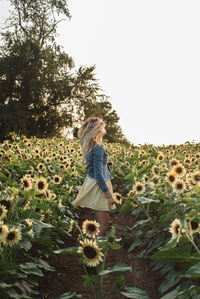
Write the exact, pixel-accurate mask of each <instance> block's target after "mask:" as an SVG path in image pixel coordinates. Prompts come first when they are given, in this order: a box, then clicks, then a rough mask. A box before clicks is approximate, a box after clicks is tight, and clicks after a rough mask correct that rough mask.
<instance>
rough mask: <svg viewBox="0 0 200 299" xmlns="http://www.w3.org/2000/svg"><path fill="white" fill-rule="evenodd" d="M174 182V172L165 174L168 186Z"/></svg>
mask: <svg viewBox="0 0 200 299" xmlns="http://www.w3.org/2000/svg"><path fill="white" fill-rule="evenodd" d="M175 180H176V173H175V172H174V171H170V172H168V173H167V181H168V183H169V184H170V185H172V184H173V183H174V181H175Z"/></svg>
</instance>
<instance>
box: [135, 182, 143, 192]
mask: <svg viewBox="0 0 200 299" xmlns="http://www.w3.org/2000/svg"><path fill="white" fill-rule="evenodd" d="M133 189H134V191H135V192H136V194H140V193H143V192H144V190H145V186H144V184H142V183H140V182H137V183H136V184H135V185H134V187H133Z"/></svg>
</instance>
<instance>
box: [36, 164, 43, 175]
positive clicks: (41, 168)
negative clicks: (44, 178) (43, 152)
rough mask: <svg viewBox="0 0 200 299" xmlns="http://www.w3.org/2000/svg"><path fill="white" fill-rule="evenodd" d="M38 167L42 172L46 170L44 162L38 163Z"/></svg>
mask: <svg viewBox="0 0 200 299" xmlns="http://www.w3.org/2000/svg"><path fill="white" fill-rule="evenodd" d="M37 169H38V171H39V172H40V173H42V172H44V171H45V166H44V164H43V163H39V164H38V165H37Z"/></svg>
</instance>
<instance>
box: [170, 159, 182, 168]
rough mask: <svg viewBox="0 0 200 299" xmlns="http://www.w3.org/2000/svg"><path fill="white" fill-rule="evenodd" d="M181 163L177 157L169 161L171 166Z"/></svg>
mask: <svg viewBox="0 0 200 299" xmlns="http://www.w3.org/2000/svg"><path fill="white" fill-rule="evenodd" d="M179 163H180V161H179V160H177V159H172V160H170V162H169V164H170V167H171V168H172V167H174V166H176V165H178V164H179Z"/></svg>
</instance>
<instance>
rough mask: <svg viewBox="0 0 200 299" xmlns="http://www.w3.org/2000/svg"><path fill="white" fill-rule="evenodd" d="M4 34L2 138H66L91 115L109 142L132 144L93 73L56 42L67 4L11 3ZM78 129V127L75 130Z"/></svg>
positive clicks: (50, 0)
mask: <svg viewBox="0 0 200 299" xmlns="http://www.w3.org/2000/svg"><path fill="white" fill-rule="evenodd" d="M10 4H11V6H12V7H13V10H12V11H11V15H10V17H9V18H8V19H7V21H6V24H5V27H4V28H3V29H2V31H1V41H2V42H1V47H0V94H1V95H0V138H1V139H4V138H6V137H7V136H8V134H9V132H15V133H18V134H23V135H26V136H27V137H31V136H37V137H52V136H55V135H57V136H58V135H61V134H62V133H63V131H64V130H65V129H66V128H77V127H78V126H80V124H81V123H82V121H83V120H85V119H86V118H87V117H89V116H93V115H95V116H100V117H103V118H104V120H105V122H106V124H107V139H108V140H109V141H111V142H123V143H127V142H128V140H127V139H126V138H125V137H124V135H123V133H122V130H121V128H120V126H119V125H118V121H119V117H118V115H117V113H116V111H115V110H113V109H112V105H111V103H110V102H109V100H108V97H107V96H106V95H104V93H103V92H102V90H101V89H100V87H99V84H98V83H97V79H96V77H95V74H94V70H95V66H90V67H88V66H81V67H80V68H79V69H78V70H76V69H75V64H74V61H73V59H72V57H70V56H69V55H68V54H67V53H65V52H64V51H63V49H62V47H61V46H59V45H57V44H56V34H57V31H56V29H57V25H58V23H59V22H60V21H62V20H63V17H64V18H67V19H69V18H70V17H71V16H70V13H69V10H68V6H67V1H66V0H60V1H58V0H56V1H55V0H35V1H30V0H10ZM75 131H76V130H75V129H74V132H75Z"/></svg>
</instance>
